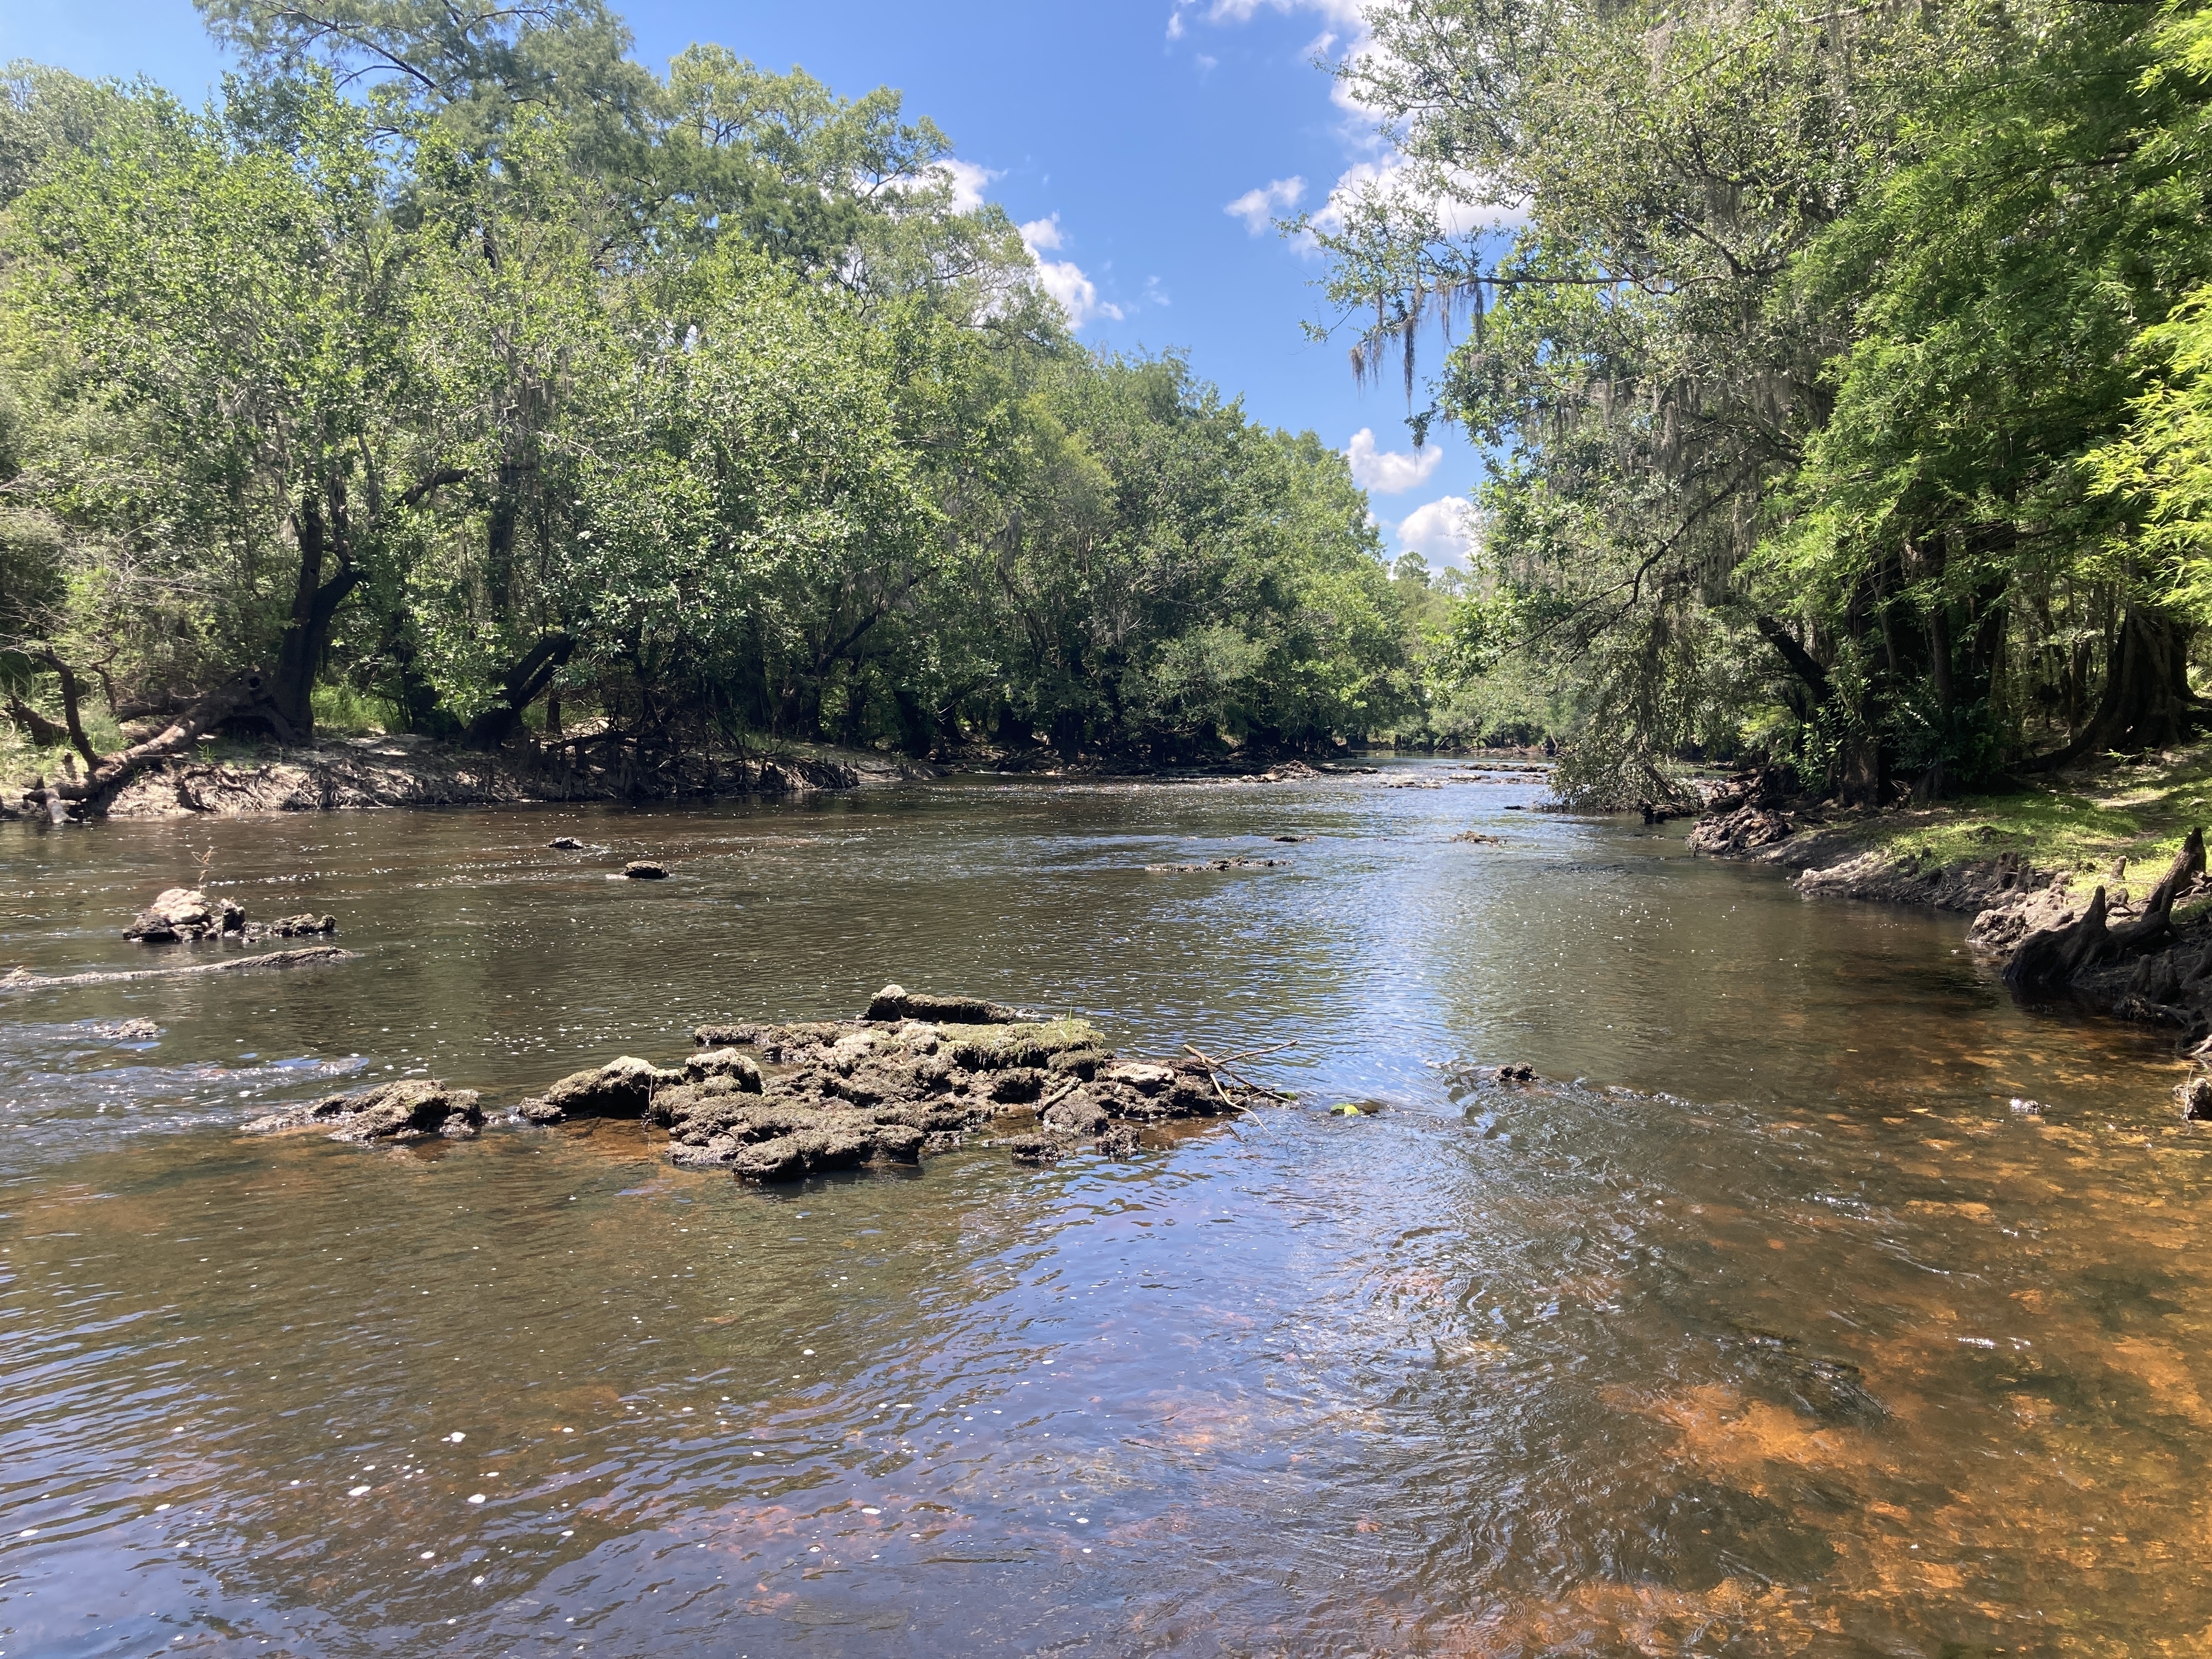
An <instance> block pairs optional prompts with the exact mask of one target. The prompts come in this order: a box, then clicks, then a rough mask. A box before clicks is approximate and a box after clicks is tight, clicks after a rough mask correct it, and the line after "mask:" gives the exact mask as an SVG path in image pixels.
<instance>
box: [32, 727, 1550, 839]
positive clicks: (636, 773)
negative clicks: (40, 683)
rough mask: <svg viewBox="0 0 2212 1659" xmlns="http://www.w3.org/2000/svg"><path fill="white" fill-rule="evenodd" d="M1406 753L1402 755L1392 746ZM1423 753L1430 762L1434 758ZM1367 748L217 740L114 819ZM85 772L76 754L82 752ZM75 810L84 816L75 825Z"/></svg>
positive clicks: (1351, 769) (1506, 759)
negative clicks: (679, 750) (1180, 754)
mask: <svg viewBox="0 0 2212 1659" xmlns="http://www.w3.org/2000/svg"><path fill="white" fill-rule="evenodd" d="M1380 754H1381V757H1383V758H1386V759H1387V758H1395V751H1390V750H1383V751H1380ZM1449 757H1450V758H1453V759H1456V760H1461V761H1462V762H1466V763H1471V764H1474V765H1475V766H1478V767H1480V768H1482V769H1485V770H1488V771H1495V772H1498V773H1500V774H1505V773H1525V774H1528V775H1538V774H1541V773H1543V772H1546V771H1547V769H1548V764H1549V763H1547V762H1545V761H1544V760H1542V759H1541V751H1538V750H1455V751H1452V753H1451V755H1450V756H1449ZM1421 758H1431V757H1430V756H1428V755H1426V754H1424V755H1423V756H1422V757H1421ZM37 759H38V764H37V765H36V766H35V767H33V766H29V765H25V766H21V767H19V768H18V769H17V770H16V775H15V776H13V777H12V778H5V779H0V820H4V819H9V818H33V819H35V818H43V817H48V816H49V815H50V812H51V810H52V809H51V806H50V804H49V798H48V796H47V793H46V787H45V786H46V784H48V783H55V782H59V781H64V779H65V778H66V777H68V776H69V775H70V774H67V773H64V771H63V769H62V767H63V763H64V755H63V751H61V750H47V751H44V752H43V753H41V754H40V756H39V757H37ZM1367 759H1368V755H1367V752H1366V751H1364V750H1345V751H1343V752H1342V753H1341V754H1339V755H1336V756H1333V757H1320V758H1319V759H1318V760H1317V761H1316V760H1309V759H1306V758H1303V757H1296V756H1273V755H1261V754H1240V753H1237V752H1233V751H1232V752H1230V753H1227V754H1225V755H1223V756H1220V757H1217V758H1215V759H1214V760H1212V762H1210V763H1193V764H1188V765H1172V766H1171V765H1163V764H1155V763H1146V762H1144V761H1141V760H1138V759H1135V758H1133V757H1116V756H1089V757H1078V758H1073V759H1070V758H1067V757H1059V756H1054V755H1053V754H1051V753H1049V752H1048V751H1038V750H1025V751H1020V752H1016V753H1011V754H1010V753H1001V752H1000V751H997V750H975V751H974V752H968V753H961V754H957V755H953V756H950V757H945V758H944V759H942V760H939V761H924V760H915V759H912V758H909V757H906V756H902V755H895V754H888V753H885V752H884V751H882V750H871V749H844V748H839V747H836V746H834V745H830V744H799V743H779V744H774V745H772V746H770V747H768V748H764V749H763V750H757V751H754V752H750V753H727V754H686V755H683V756H680V757H671V758H657V759H655V760H654V761H653V762H652V763H641V761H639V760H638V759H637V758H636V757H635V756H634V755H632V754H631V753H630V752H629V750H625V749H624V748H623V747H622V746H621V745H618V744H617V745H609V746H607V747H605V748H604V749H603V750H598V751H594V750H588V749H581V748H578V747H576V746H574V745H568V746H556V747H552V748H538V747H537V746H534V745H528V744H524V745H519V746H510V747H508V748H505V749H500V750H483V749H473V748H467V747H464V746H460V745H457V744H441V743H436V742H434V741H432V740H431V739H428V738H417V737H411V736H404V735H392V736H386V735H383V734H377V735H374V736H368V737H332V738H328V739H327V740H325V741H324V742H321V743H319V744H315V745H313V747H306V748H289V747H284V746H281V745H278V744H252V743H240V742H238V741H236V740H234V739H226V740H222V741H220V742H213V743H210V744H206V745H204V747H203V748H202V750H200V752H199V753H198V754H197V756H196V757H193V758H191V759H184V758H181V757H180V758H175V759H171V760H169V761H167V762H166V763H161V764H159V765H156V766H153V767H149V769H147V770H146V771H145V772H143V773H142V774H141V775H138V776H137V777H136V778H134V779H133V780H132V781H131V782H130V783H129V784H127V785H125V787H123V789H122V790H121V791H119V792H118V793H117V795H116V796H115V798H114V799H113V801H112V803H111V804H110V805H109V806H108V808H107V810H106V811H105V812H104V813H102V814H100V816H101V817H110V818H177V817H204V816H211V817H245V816H250V815H252V814H256V813H273V812H318V811H325V812H326V811H356V810H362V809H368V808H379V807H401V806H499V805H525V804H537V805H544V804H561V803H566V802H582V801H639V800H678V799H694V800H697V799H716V798H719V797H725V796H736V795H774V796H791V795H804V794H809V793H815V792H817V791H823V790H850V789H860V788H865V787H871V786H874V785H881V784H891V783H905V782H912V781H920V780H924V779H929V778H940V777H946V776H954V775H969V776H990V775H1006V776H1015V777H1022V778H1033V779H1036V780H1037V781H1040V782H1066V781H1085V782H1103V781H1133V780H1141V781H1152V782H1160V783H1175V782H1221V781H1237V782H1247V783H1291V782H1297V781H1304V780H1307V779H1312V778H1319V777H1325V776H1329V775H1344V774H1347V773H1349V774H1354V775H1358V774H1364V773H1371V772H1373V771H1374V770H1375V768H1374V767H1373V766H1371V765H1370V764H1367V763H1366V762H1367ZM69 760H70V763H71V764H74V757H69ZM72 816H76V813H75V812H73V813H72Z"/></svg>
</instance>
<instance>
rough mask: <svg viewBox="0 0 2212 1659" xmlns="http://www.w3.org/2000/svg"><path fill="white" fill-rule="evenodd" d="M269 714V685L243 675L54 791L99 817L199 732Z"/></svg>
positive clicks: (85, 812)
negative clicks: (238, 718)
mask: <svg viewBox="0 0 2212 1659" xmlns="http://www.w3.org/2000/svg"><path fill="white" fill-rule="evenodd" d="M269 713H270V707H269V702H268V686H267V684H265V683H264V680H263V679H262V677H261V676H260V675H258V674H241V675H240V676H239V677H238V678H236V679H234V680H231V681H229V682H228V684H223V685H221V686H218V687H217V688H216V690H213V691H210V692H209V693H208V694H207V695H206V696H204V697H202V698H200V699H199V700H198V701H197V702H194V703H193V704H192V706H191V708H187V709H186V710H185V712H184V713H183V714H179V716H178V717H177V719H176V720H175V721H174V722H173V723H172V724H171V725H170V726H168V727H167V729H166V730H164V731H162V732H160V733H158V734H157V735H156V736H154V737H151V738H148V739H147V740H146V741H145V742H143V743H141V744H132V745H131V747H130V748H128V749H120V750H117V751H116V752H115V753H114V754H112V755H110V756H108V757H106V758H105V759H104V760H101V761H100V762H98V763H95V764H93V765H91V766H89V767H88V775H87V776H86V778H85V781H83V782H82V783H64V784H60V785H58V786H56V790H55V793H58V794H59V795H60V796H61V797H62V798H63V799H65V800H72V801H75V802H76V803H77V804H78V806H79V810H80V811H81V812H82V816H84V817H101V816H103V815H105V814H106V811H107V808H108V805H109V804H110V803H111V802H112V801H113V800H114V799H115V797H116V796H117V795H118V794H119V793H122V790H123V787H124V786H125V784H127V783H129V782H130V781H131V779H133V778H135V777H137V775H139V774H140V773H141V772H143V771H144V770H146V769H147V768H149V767H150V766H155V765H159V764H160V763H162V762H164V761H166V760H167V759H168V758H169V757H171V756H173V755H180V754H183V753H184V752H185V751H186V750H189V749H190V748H191V746H192V745H193V744H195V743H197V742H198V741H199V738H200V736H201V734H202V733H203V732H209V731H212V730H213V729H214V728H215V727H216V726H220V725H222V722H223V721H225V720H229V719H231V718H232V717H233V716H234V715H239V714H258V715H261V716H264V717H266V716H267V715H268V714H269Z"/></svg>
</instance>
